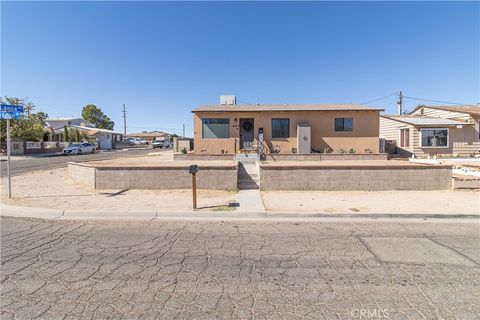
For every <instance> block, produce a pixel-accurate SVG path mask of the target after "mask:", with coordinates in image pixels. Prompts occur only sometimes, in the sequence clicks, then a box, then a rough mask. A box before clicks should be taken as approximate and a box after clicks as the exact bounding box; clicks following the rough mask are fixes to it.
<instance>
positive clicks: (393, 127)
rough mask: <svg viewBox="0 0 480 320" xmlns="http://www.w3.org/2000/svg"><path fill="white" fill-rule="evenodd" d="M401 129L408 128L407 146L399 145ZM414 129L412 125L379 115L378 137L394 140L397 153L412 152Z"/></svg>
mask: <svg viewBox="0 0 480 320" xmlns="http://www.w3.org/2000/svg"><path fill="white" fill-rule="evenodd" d="M401 129H410V145H409V146H408V147H401V146H400V130H401ZM414 131H415V127H414V126H412V125H409V124H406V123H403V122H399V121H394V120H390V119H387V118H383V117H380V138H383V139H385V140H390V141H395V144H396V145H397V153H399V154H411V153H412V152H413V144H414V141H415V133H414ZM417 139H418V138H417Z"/></svg>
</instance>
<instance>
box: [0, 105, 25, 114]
mask: <svg viewBox="0 0 480 320" xmlns="http://www.w3.org/2000/svg"><path fill="white" fill-rule="evenodd" d="M0 111H1V112H9V113H11V112H18V113H22V112H23V106H14V105H11V104H3V103H2V104H0Z"/></svg>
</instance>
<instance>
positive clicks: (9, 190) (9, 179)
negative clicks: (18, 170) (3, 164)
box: [7, 119, 12, 198]
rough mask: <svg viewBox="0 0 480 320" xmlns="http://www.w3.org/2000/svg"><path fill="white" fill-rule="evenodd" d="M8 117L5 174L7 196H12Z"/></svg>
mask: <svg viewBox="0 0 480 320" xmlns="http://www.w3.org/2000/svg"><path fill="white" fill-rule="evenodd" d="M11 147H12V145H11V141H10V119H7V175H8V197H9V198H11V197H12V176H11V174H10V148H11Z"/></svg>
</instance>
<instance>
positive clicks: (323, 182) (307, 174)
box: [260, 165, 452, 191]
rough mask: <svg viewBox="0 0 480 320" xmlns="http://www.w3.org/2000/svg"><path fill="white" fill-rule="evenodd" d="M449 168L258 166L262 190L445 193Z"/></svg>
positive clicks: (450, 175)
mask: <svg viewBox="0 0 480 320" xmlns="http://www.w3.org/2000/svg"><path fill="white" fill-rule="evenodd" d="M451 188H452V169H451V168H445V167H430V168H390V167H383V168H380V167H379V168H345V169H340V168H301V167H300V166H299V167H297V168H291V167H283V168H282V167H279V166H278V167H275V168H268V167H265V166H262V165H260V189H261V190H322V191H345V190H363V191H381V190H448V189H451Z"/></svg>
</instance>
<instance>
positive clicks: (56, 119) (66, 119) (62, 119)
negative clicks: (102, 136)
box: [45, 117, 85, 122]
mask: <svg viewBox="0 0 480 320" xmlns="http://www.w3.org/2000/svg"><path fill="white" fill-rule="evenodd" d="M77 119H80V120H83V121H85V120H84V119H83V118H82V117H76V118H47V119H46V120H45V121H47V122H48V121H69V120H77Z"/></svg>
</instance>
